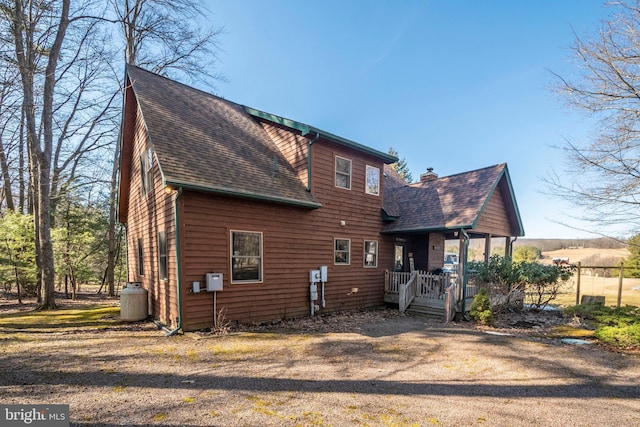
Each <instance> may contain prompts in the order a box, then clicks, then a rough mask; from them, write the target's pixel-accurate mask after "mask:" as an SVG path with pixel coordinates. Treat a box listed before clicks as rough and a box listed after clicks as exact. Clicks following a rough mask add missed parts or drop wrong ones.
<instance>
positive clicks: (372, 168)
mask: <svg viewBox="0 0 640 427" xmlns="http://www.w3.org/2000/svg"><path fill="white" fill-rule="evenodd" d="M369 171H372V172H373V171H375V173H376V180H377V182H376V189H375V192H374V191H369V189H370V187H369ZM364 192H365V193H367V194H370V195H372V196H380V168H377V167H375V166H371V165H367V167H366V169H365V176H364Z"/></svg>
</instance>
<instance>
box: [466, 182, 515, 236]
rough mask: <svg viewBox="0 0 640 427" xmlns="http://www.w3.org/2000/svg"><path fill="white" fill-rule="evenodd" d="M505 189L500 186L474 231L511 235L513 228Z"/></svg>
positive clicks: (495, 234)
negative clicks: (506, 202)
mask: <svg viewBox="0 0 640 427" xmlns="http://www.w3.org/2000/svg"><path fill="white" fill-rule="evenodd" d="M504 195H505V192H504V189H503V188H502V186H498V187H497V188H496V189H495V191H494V192H493V195H492V196H491V199H489V203H487V206H486V207H485V209H484V211H483V212H482V215H481V217H480V219H479V221H478V224H477V226H476V228H475V229H474V231H478V232H482V233H486V234H491V235H493V236H511V235H512V230H511V225H510V222H509V216H508V215H507V210H506V204H505V200H504Z"/></svg>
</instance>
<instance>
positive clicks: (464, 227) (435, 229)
mask: <svg viewBox="0 0 640 427" xmlns="http://www.w3.org/2000/svg"><path fill="white" fill-rule="evenodd" d="M472 228H473V225H472V224H467V225H456V226H452V227H421V228H402V229H393V230H383V231H382V232H381V234H398V233H409V234H414V233H436V232H447V231H457V230H470V229H472Z"/></svg>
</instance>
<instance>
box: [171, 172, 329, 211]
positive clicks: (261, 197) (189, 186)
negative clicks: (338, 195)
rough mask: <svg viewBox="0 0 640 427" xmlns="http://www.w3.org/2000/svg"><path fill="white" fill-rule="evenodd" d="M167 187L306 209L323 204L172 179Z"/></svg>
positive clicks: (316, 207) (315, 207)
mask: <svg viewBox="0 0 640 427" xmlns="http://www.w3.org/2000/svg"><path fill="white" fill-rule="evenodd" d="M165 185H167V186H171V187H176V188H178V187H182V188H183V189H185V190H193V191H200V192H203V193H211V194H218V195H222V196H230V197H238V198H242V199H249V200H256V201H261V202H269V203H278V204H284V205H289V206H296V207H300V208H306V209H318V208H321V207H322V204H321V203H319V202H309V201H304V200H300V199H291V198H287V197H278V196H269V195H265V194H255V193H248V192H242V191H237V190H233V189H230V188H222V187H207V186H203V185H198V184H193V183H189V182H183V181H177V180H171V179H167V180H166V181H165Z"/></svg>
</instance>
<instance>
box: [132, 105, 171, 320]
mask: <svg viewBox="0 0 640 427" xmlns="http://www.w3.org/2000/svg"><path fill="white" fill-rule="evenodd" d="M132 138H133V141H132V142H131V141H129V142H128V143H132V145H133V148H132V151H131V161H130V162H129V163H128V164H129V167H130V169H129V171H128V175H129V177H130V180H129V199H128V202H127V206H128V210H127V216H126V217H127V270H128V273H127V274H128V281H129V282H141V283H142V286H143V287H144V288H145V289H146V290H147V291H148V292H149V312H150V314H151V315H152V316H153V317H154V318H156V319H158V320H160V321H161V322H163V323H165V324H166V325H168V326H175V325H176V324H177V318H178V304H177V300H176V296H177V292H176V289H177V288H176V286H177V285H176V277H177V269H176V245H175V242H176V238H175V237H176V236H175V229H174V225H173V224H174V221H173V215H174V214H173V210H174V207H173V206H174V205H173V198H174V197H175V196H176V194H175V192H174V193H173V194H167V193H165V191H164V189H163V188H162V179H161V176H160V171H159V169H158V164H157V162H156V159H155V156H154V164H153V169H152V176H153V189H152V190H151V191H150V192H149V193H147V194H146V195H143V194H142V182H141V170H140V155H141V154H142V153H143V151H144V150H145V149H146V148H147V147H148V146H149V140H148V136H147V132H146V128H145V126H144V122H143V120H142V115H141V114H140V111H139V110H137V111H136V117H135V131H134V132H133V135H132ZM159 231H165V233H166V241H167V276H168V279H167V280H160V279H159V278H158V232H159ZM139 238H141V239H142V242H143V251H144V257H143V264H144V265H143V267H144V274H143V275H139V274H138V239H139Z"/></svg>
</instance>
